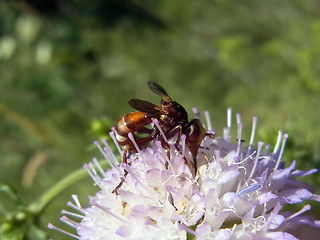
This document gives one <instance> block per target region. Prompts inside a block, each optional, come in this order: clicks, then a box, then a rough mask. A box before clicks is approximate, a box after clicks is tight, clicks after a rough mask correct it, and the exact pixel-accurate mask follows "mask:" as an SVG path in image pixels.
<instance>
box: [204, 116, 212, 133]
mask: <svg viewBox="0 0 320 240" xmlns="http://www.w3.org/2000/svg"><path fill="white" fill-rule="evenodd" d="M204 116H205V118H206V122H207V129H208V131H209V132H210V131H211V130H212V126H211V120H210V114H209V111H204Z"/></svg>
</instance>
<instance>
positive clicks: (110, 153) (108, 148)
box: [102, 139, 119, 166]
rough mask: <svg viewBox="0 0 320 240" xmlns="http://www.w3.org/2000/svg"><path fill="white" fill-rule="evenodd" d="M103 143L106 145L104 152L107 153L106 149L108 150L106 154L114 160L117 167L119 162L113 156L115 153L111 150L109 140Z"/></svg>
mask: <svg viewBox="0 0 320 240" xmlns="http://www.w3.org/2000/svg"><path fill="white" fill-rule="evenodd" d="M102 143H103V144H104V150H105V151H106V149H107V151H106V153H107V154H108V156H109V157H110V159H111V160H113V162H114V163H115V165H116V166H117V165H118V164H119V161H118V159H117V158H116V156H115V155H114V154H113V152H112V151H111V148H110V146H109V144H108V143H107V140H105V139H102Z"/></svg>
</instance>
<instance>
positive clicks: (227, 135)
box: [223, 108, 232, 140]
mask: <svg viewBox="0 0 320 240" xmlns="http://www.w3.org/2000/svg"><path fill="white" fill-rule="evenodd" d="M231 120H232V108H228V110H227V127H226V128H224V129H223V138H224V139H225V140H229V139H230V131H231Z"/></svg>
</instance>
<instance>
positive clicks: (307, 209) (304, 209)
mask: <svg viewBox="0 0 320 240" xmlns="http://www.w3.org/2000/svg"><path fill="white" fill-rule="evenodd" d="M310 209H311V206H310V204H307V205H304V206H303V208H302V209H301V210H299V211H298V212H296V213H294V214H292V215H290V216H289V217H287V218H286V221H288V220H290V219H292V218H295V217H297V216H299V215H301V214H302V213H304V212H306V211H309V210H310Z"/></svg>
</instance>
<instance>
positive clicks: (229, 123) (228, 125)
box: [227, 108, 232, 129]
mask: <svg viewBox="0 0 320 240" xmlns="http://www.w3.org/2000/svg"><path fill="white" fill-rule="evenodd" d="M227 117H228V120H227V127H228V128H229V129H230V128H231V120H232V108H228V110H227Z"/></svg>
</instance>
